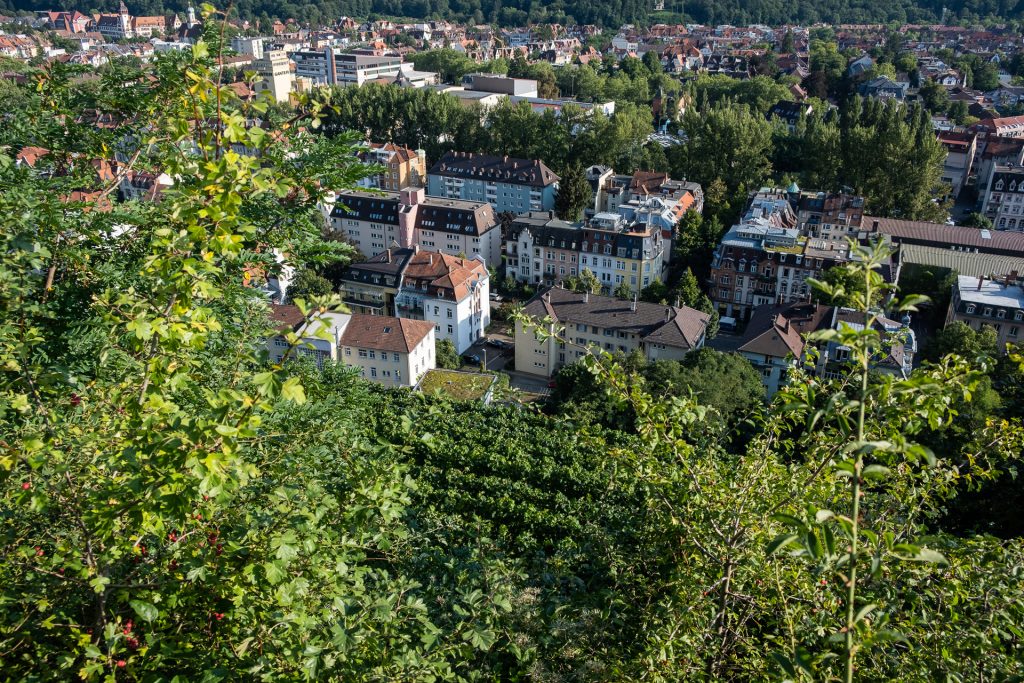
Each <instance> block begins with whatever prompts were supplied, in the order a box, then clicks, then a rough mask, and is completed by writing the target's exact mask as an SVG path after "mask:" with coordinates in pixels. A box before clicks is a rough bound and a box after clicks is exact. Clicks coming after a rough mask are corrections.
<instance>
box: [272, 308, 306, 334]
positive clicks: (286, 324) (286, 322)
mask: <svg viewBox="0 0 1024 683" xmlns="http://www.w3.org/2000/svg"><path fill="white" fill-rule="evenodd" d="M305 320H306V316H304V315H302V311H300V310H299V307H298V306H293V305H292V304H271V305H270V322H271V323H272V324H273V325H274V329H276V330H277V331H278V332H284V331H286V330H294V329H295V328H296V327H298V326H299V325H300V324H302V323H303V322H305Z"/></svg>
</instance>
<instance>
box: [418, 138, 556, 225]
mask: <svg viewBox="0 0 1024 683" xmlns="http://www.w3.org/2000/svg"><path fill="white" fill-rule="evenodd" d="M557 191H558V176H557V175H555V173H554V172H553V171H552V170H551V169H550V168H548V167H547V166H545V165H544V163H543V162H541V161H537V160H534V161H528V160H526V159H514V158H512V157H498V156H491V155H488V154H473V153H472V152H448V153H447V154H445V155H444V156H443V157H441V160H440V161H438V162H437V163H436V164H434V166H433V167H432V168H431V169H430V171H428V172H427V194H428V195H430V196H433V197H445V198H447V199H461V200H463V201H470V202H487V203H488V204H490V205H491V207H492V208H493V209H494V210H495V211H496V212H499V213H500V212H502V211H510V212H512V213H516V214H522V213H527V212H529V211H550V210H552V209H554V208H555V194H556V192H557Z"/></svg>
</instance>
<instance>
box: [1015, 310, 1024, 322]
mask: <svg viewBox="0 0 1024 683" xmlns="http://www.w3.org/2000/svg"><path fill="white" fill-rule="evenodd" d="M1013 319H1014V320H1024V311H1017V312H1015V313H1014V314H1013Z"/></svg>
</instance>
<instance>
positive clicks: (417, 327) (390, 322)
mask: <svg viewBox="0 0 1024 683" xmlns="http://www.w3.org/2000/svg"><path fill="white" fill-rule="evenodd" d="M433 330H434V323H431V322H427V321H425V320H409V319H408V318H392V317H390V316H384V315H362V314H355V315H353V316H352V319H351V320H350V321H349V323H348V325H347V326H346V327H345V331H344V332H343V333H342V335H341V340H340V344H341V345H342V346H354V347H357V348H360V349H373V350H376V351H392V352H396V353H409V352H410V351H412V350H413V349H415V348H416V347H417V346H419V344H420V343H421V342H422V341H423V340H424V339H425V338H426V337H427V335H429V334H430V333H431V332H433Z"/></svg>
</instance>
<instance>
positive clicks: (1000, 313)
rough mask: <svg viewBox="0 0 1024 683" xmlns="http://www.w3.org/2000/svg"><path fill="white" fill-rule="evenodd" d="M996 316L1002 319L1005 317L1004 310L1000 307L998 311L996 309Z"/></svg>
mask: <svg viewBox="0 0 1024 683" xmlns="http://www.w3.org/2000/svg"><path fill="white" fill-rule="evenodd" d="M996 317H997V318H999V319H1000V320H1002V319H1003V318H1005V317H1006V311H1004V310H1003V309H1001V308H1000V309H999V310H998V311H996Z"/></svg>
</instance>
